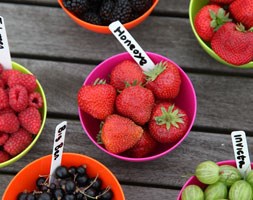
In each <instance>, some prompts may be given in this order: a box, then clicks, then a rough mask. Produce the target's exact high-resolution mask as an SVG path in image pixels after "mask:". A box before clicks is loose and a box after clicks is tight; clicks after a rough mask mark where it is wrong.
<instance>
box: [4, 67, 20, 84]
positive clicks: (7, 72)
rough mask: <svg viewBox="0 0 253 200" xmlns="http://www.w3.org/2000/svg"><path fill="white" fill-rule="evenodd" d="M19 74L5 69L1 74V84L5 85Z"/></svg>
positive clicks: (13, 70) (16, 71)
mask: <svg viewBox="0 0 253 200" xmlns="http://www.w3.org/2000/svg"><path fill="white" fill-rule="evenodd" d="M20 73H21V72H20V71H18V70H15V69H7V70H4V71H3V72H2V75H1V78H2V80H3V82H4V83H5V84H6V83H7V82H8V79H9V78H10V77H11V76H12V75H15V74H20Z"/></svg>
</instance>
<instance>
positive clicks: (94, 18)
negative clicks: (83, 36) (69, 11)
mask: <svg viewBox="0 0 253 200" xmlns="http://www.w3.org/2000/svg"><path fill="white" fill-rule="evenodd" d="M81 19H82V20H84V21H86V22H88V23H91V24H95V25H102V19H101V17H100V16H99V15H98V14H97V13H95V12H86V13H84V14H83V15H82V16H81Z"/></svg>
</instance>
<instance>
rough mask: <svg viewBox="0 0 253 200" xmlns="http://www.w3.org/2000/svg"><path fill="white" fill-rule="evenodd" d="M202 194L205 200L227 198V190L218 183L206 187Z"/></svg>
mask: <svg viewBox="0 0 253 200" xmlns="http://www.w3.org/2000/svg"><path fill="white" fill-rule="evenodd" d="M204 194H205V200H217V199H224V198H227V197H228V188H227V186H226V185H225V184H224V183H222V182H219V181H218V182H216V183H214V184H211V185H208V186H207V188H206V189H205V192H204Z"/></svg>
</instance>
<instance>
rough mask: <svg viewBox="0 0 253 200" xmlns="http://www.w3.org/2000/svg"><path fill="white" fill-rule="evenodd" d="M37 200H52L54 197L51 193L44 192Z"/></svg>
mask: <svg viewBox="0 0 253 200" xmlns="http://www.w3.org/2000/svg"><path fill="white" fill-rule="evenodd" d="M37 199H38V200H52V199H53V198H52V196H51V195H50V194H49V193H47V192H43V193H41V194H40V195H39V196H38V198H37Z"/></svg>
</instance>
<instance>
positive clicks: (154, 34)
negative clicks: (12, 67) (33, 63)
mask: <svg viewBox="0 0 253 200" xmlns="http://www.w3.org/2000/svg"><path fill="white" fill-rule="evenodd" d="M0 5H1V6H0V13H1V15H2V16H4V17H5V18H6V27H7V31H8V37H9V43H10V49H11V53H12V54H14V55H15V54H17V55H19V56H22V57H24V56H26V57H33V56H34V57H39V58H46V59H57V60H68V61H72V62H76V61H80V60H81V61H82V62H83V61H87V60H88V61H93V62H94V61H95V62H97V61H101V60H104V59H105V58H108V57H110V56H112V55H115V54H117V53H120V52H123V51H124V49H123V47H122V46H121V45H120V44H119V43H118V42H117V41H116V39H115V38H114V37H113V36H112V35H102V34H96V33H93V32H91V31H88V30H85V29H83V28H81V27H79V26H78V25H77V24H75V23H74V22H73V21H72V20H71V19H70V18H68V17H67V15H66V14H65V13H64V12H63V11H62V10H61V9H58V8H53V7H44V6H32V7H31V6H29V5H22V4H7V3H0ZM13 13H15V15H14V14H13ZM27 22H29V23H27ZM131 34H132V35H133V36H134V37H135V39H136V40H137V41H138V42H139V44H140V45H141V46H142V47H143V49H145V50H146V51H151V52H156V53H158V54H161V55H164V56H167V57H169V58H171V59H172V60H174V61H175V62H176V63H178V64H179V65H180V66H182V67H184V68H186V69H191V70H192V69H194V70H205V71H208V72H209V71H214V72H217V71H218V72H229V73H234V74H237V73H242V74H245V75H249V74H252V72H253V70H252V69H251V70H239V69H234V68H230V67H227V66H225V65H222V64H220V63H218V62H217V61H215V60H214V59H212V58H211V57H210V56H209V55H207V54H206V53H205V52H204V51H203V49H202V48H201V47H200V46H199V45H198V43H197V41H196V39H195V37H194V35H193V33H192V30H191V27H190V23H189V21H188V19H184V18H171V17H158V16H151V17H149V18H148V19H147V20H146V21H145V22H144V23H142V24H141V25H140V26H138V27H136V28H135V29H133V30H131ZM94 41H96V42H94Z"/></svg>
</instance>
